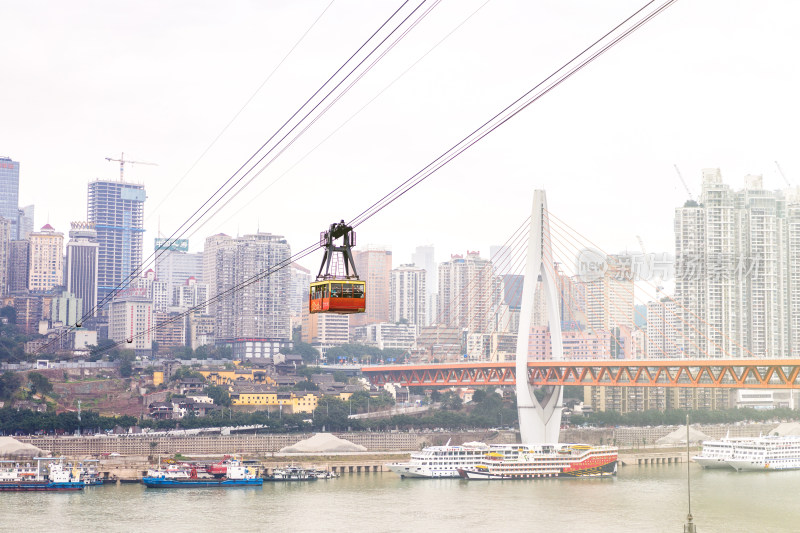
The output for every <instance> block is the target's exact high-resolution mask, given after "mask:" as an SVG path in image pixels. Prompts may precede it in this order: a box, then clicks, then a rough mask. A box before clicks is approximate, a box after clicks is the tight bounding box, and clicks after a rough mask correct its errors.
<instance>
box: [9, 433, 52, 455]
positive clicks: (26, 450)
mask: <svg viewBox="0 0 800 533" xmlns="http://www.w3.org/2000/svg"><path fill="white" fill-rule="evenodd" d="M49 454H50V452H48V451H47V450H41V449H39V448H37V447H36V446H34V445H32V444H27V443H25V442H20V441H18V440H16V439H14V438H12V437H0V457H47V456H48V455H49Z"/></svg>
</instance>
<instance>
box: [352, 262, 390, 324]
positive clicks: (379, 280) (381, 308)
mask: <svg viewBox="0 0 800 533" xmlns="http://www.w3.org/2000/svg"><path fill="white" fill-rule="evenodd" d="M353 261H354V262H355V265H356V270H357V271H358V276H359V278H361V279H362V280H364V281H366V282H367V287H366V300H367V301H366V307H367V308H366V311H365V312H363V313H357V314H354V315H353V316H352V320H350V326H352V327H357V326H365V325H367V324H377V323H379V322H388V321H389V292H390V286H391V272H392V251H391V250H387V249H385V248H382V247H367V249H366V250H353Z"/></svg>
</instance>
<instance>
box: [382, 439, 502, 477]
mask: <svg viewBox="0 0 800 533" xmlns="http://www.w3.org/2000/svg"><path fill="white" fill-rule="evenodd" d="M489 449H490V447H489V445H487V444H484V443H482V442H468V443H466V444H463V445H460V446H456V445H450V441H447V444H445V445H444V446H428V447H427V448H424V449H422V450H420V451H418V452H413V453H412V454H411V458H410V459H409V460H408V461H407V462H404V463H388V464H387V465H385V466H386V467H387V468H388V469H389V470H391V471H392V472H394V473H395V474H399V475H400V477H401V478H406V477H409V478H418V477H419V478H439V477H459V474H458V469H459V468H470V467H473V466H476V465H477V464H479V463H480V462H481V461H482V460H483V458H484V456H485V455H486V454H487V453H489Z"/></svg>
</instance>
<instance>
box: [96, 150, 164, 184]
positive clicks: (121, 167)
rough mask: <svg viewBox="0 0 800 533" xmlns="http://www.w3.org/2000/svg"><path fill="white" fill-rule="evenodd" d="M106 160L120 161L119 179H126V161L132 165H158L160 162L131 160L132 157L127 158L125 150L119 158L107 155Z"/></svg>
mask: <svg viewBox="0 0 800 533" xmlns="http://www.w3.org/2000/svg"><path fill="white" fill-rule="evenodd" d="M106 161H119V181H124V180H123V177H124V172H125V163H130V164H131V165H134V164H135V165H152V166H154V167H157V166H158V163H147V162H145V161H131V160H130V159H125V152H122V155H120V156H119V159H114V158H113V157H106Z"/></svg>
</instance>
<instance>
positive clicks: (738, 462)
mask: <svg viewBox="0 0 800 533" xmlns="http://www.w3.org/2000/svg"><path fill="white" fill-rule="evenodd" d="M727 462H728V465H729V466H731V467H733V468H734V469H735V470H737V471H742V470H796V469H800V436H796V435H786V436H777V435H776V436H769V437H759V438H757V439H752V440H751V441H750V442H746V443H741V444H737V445H736V448H735V450H734V452H733V457H731V458H730V459H729V460H728V461H727Z"/></svg>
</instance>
